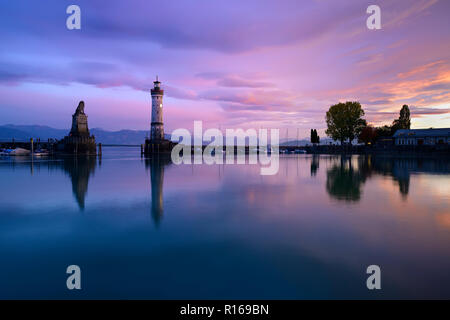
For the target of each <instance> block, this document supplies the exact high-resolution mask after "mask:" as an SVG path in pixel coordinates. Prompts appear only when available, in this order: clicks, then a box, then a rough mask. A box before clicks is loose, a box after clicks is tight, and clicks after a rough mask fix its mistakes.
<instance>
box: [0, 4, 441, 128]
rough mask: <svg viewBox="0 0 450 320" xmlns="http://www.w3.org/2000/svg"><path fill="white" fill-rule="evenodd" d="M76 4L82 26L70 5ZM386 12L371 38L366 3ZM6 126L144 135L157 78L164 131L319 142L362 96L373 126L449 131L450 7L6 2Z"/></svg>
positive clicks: (1, 111)
mask: <svg viewBox="0 0 450 320" xmlns="http://www.w3.org/2000/svg"><path fill="white" fill-rule="evenodd" d="M70 4H77V5H79V6H80V8H81V20H82V22H81V30H68V29H67V28H66V19H67V17H68V15H67V14H66V8H67V6H68V5H70ZM370 4H377V5H379V6H380V7H381V18H382V29H381V30H368V29H367V27H366V19H367V17H368V16H369V15H368V14H366V8H367V7H368V6H369V5H370ZM0 9H1V11H0V35H1V39H2V40H1V51H0V97H1V99H0V124H7V123H14V124H41V125H49V126H53V127H56V128H69V127H70V122H71V115H72V113H73V112H74V110H75V108H76V106H77V104H78V101H79V100H84V101H85V103H86V112H87V113H88V115H89V126H90V127H101V128H104V129H107V130H118V129H125V128H127V129H148V128H149V126H150V106H151V102H150V101H151V100H150V93H149V89H150V88H151V86H152V81H153V79H154V78H155V75H156V74H158V75H159V78H160V80H161V81H162V83H163V87H164V89H165V98H164V99H165V100H164V108H165V109H164V112H165V114H164V120H165V125H166V132H168V133H170V132H171V131H172V130H174V129H176V128H181V127H182V128H192V126H193V121H194V120H203V121H204V127H205V128H208V127H220V128H222V129H225V128H231V127H242V128H250V127H252V128H255V129H257V128H260V127H264V128H281V129H282V133H281V136H282V137H284V136H285V131H286V129H285V128H289V136H290V137H295V136H296V134H297V133H296V132H297V129H296V128H300V136H301V137H306V136H308V135H309V130H310V129H311V128H317V129H319V134H321V135H322V136H323V129H324V128H325V120H324V117H325V112H326V110H327V109H328V108H329V106H330V105H332V104H334V103H337V102H339V101H345V100H358V101H360V102H361V104H362V106H363V108H364V110H365V111H366V118H367V120H368V121H369V122H371V123H373V124H375V125H379V124H383V123H390V122H392V120H393V119H394V118H395V117H397V115H398V112H399V110H400V108H401V106H402V105H403V104H409V105H410V107H411V112H412V117H413V121H412V124H413V127H416V128H423V127H450V1H448V0H440V1H439V0H415V1H412V0H396V1H393V0H391V1H364V0H352V1H335V0H329V1H326V0H316V1H312V0H311V1H298V0H295V1H286V0H278V1H266V0H254V1H253V0H245V1H242V0H238V1H234V0H233V1H230V0H228V1H221V0H214V1H211V0H201V1H197V0H189V1H181V0H177V1H148V0H142V1H137V0H136V1H120V2H119V1H108V2H104V1H81V0H75V1H73V0H72V1H64V0H52V1H22V0H17V1H10V2H8V3H6V1H2V3H1V4H0Z"/></svg>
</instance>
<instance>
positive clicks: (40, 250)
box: [0, 148, 450, 299]
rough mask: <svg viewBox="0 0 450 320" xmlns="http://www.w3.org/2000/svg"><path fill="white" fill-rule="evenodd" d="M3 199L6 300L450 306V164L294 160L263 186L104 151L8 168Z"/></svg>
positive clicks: (263, 179)
mask: <svg viewBox="0 0 450 320" xmlns="http://www.w3.org/2000/svg"><path fill="white" fill-rule="evenodd" d="M0 192H1V193H0V237H1V240H0V256H1V264H0V298H158V299H165V298H170V299H172V298H181V299H187V298H192V299H197V298H225V299H230V298H235V299H240V298H254V299H266V298H267V299H270V298H272V299H278V298H287V299H299V298H300V299H301V298H376V299H378V298H447V299H448V298H450V273H449V270H450V161H448V159H417V158H403V159H402V158H374V157H371V158H370V157H358V156H353V157H351V158H348V157H347V158H341V157H337V156H320V157H318V156H311V155H286V156H284V157H282V158H281V159H280V170H279V173H278V174H277V175H275V176H261V175H260V174H259V167H258V166H257V165H213V166H209V165H195V166H192V165H181V166H176V165H173V164H170V163H169V162H168V161H163V160H160V161H157V160H152V161H150V160H147V161H146V160H143V159H141V158H140V157H139V150H137V149H134V148H104V154H103V157H102V159H101V161H99V160H98V159H96V158H79V159H73V158H72V159H71V158H68V159H60V160H51V161H47V160H35V161H33V163H31V161H30V160H28V159H26V158H25V159H19V158H16V159H8V158H0ZM71 264H76V265H79V266H80V267H81V273H82V290H81V291H75V290H74V291H69V290H67V289H66V278H67V274H66V273H65V271H66V268H67V266H68V265H71ZM371 264H376V265H379V266H380V267H381V274H382V275H381V279H382V280H381V283H382V284H381V285H382V289H381V290H380V291H376V292H374V291H369V290H368V289H367V288H366V278H367V275H366V268H367V266H369V265H371Z"/></svg>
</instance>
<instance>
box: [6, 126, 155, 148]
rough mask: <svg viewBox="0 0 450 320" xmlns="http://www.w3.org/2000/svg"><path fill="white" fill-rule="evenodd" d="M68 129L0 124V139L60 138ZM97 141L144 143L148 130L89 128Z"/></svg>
mask: <svg viewBox="0 0 450 320" xmlns="http://www.w3.org/2000/svg"><path fill="white" fill-rule="evenodd" d="M69 131H70V130H69V129H55V128H51V127H47V126H38V125H30V126H17V125H12V124H7V125H3V126H0V140H12V139H15V140H29V139H30V138H34V139H37V138H40V139H41V140H43V141H46V140H48V139H62V138H64V136H66V135H67V134H68V133H69ZM90 132H91V134H93V135H94V136H95V140H96V141H97V142H101V143H103V144H134V145H139V144H141V143H144V140H145V137H146V136H148V133H149V132H148V131H145V130H120V131H106V130H103V129H99V128H93V129H91V130H90Z"/></svg>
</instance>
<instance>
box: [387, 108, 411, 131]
mask: <svg viewBox="0 0 450 320" xmlns="http://www.w3.org/2000/svg"><path fill="white" fill-rule="evenodd" d="M410 128H411V114H410V112H409V107H408V105H406V104H404V105H403V107H402V109H401V110H400V116H399V118H398V119H395V120H394V122H393V123H392V131H393V133H395V131H397V130H399V129H410Z"/></svg>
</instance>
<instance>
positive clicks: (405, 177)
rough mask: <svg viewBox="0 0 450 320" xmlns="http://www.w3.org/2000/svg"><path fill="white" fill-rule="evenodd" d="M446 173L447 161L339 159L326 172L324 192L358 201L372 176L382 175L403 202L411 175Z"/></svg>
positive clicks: (383, 158) (424, 159) (372, 158)
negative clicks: (389, 181)
mask: <svg viewBox="0 0 450 320" xmlns="http://www.w3.org/2000/svg"><path fill="white" fill-rule="evenodd" d="M317 161H318V160H317ZM311 166H312V164H311ZM311 170H312V169H311ZM449 172H450V162H449V161H448V159H436V158H417V157H414V158H406V157H405V158H400V157H376V156H370V155H368V156H359V157H351V156H340V157H335V158H334V159H333V165H332V166H331V168H330V169H328V170H327V181H326V190H327V192H328V194H329V195H330V196H331V197H332V198H335V199H338V200H344V201H350V202H351V201H359V200H360V199H361V193H362V187H363V185H364V183H365V182H366V180H367V179H368V178H370V177H371V176H373V175H382V176H387V177H391V178H392V179H393V181H394V182H395V183H396V184H397V185H398V189H399V193H400V195H401V196H402V198H403V199H406V198H407V196H408V193H409V184H410V176H411V174H414V173H434V174H436V173H437V174H439V173H446V174H448V173H449Z"/></svg>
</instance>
